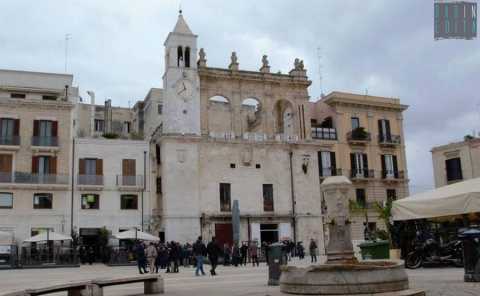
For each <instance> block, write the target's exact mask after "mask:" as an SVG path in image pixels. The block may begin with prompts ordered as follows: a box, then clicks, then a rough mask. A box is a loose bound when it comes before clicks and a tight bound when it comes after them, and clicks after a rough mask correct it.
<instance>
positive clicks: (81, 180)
mask: <svg viewBox="0 0 480 296" xmlns="http://www.w3.org/2000/svg"><path fill="white" fill-rule="evenodd" d="M77 182H78V184H79V185H103V176H102V175H78V179H77Z"/></svg>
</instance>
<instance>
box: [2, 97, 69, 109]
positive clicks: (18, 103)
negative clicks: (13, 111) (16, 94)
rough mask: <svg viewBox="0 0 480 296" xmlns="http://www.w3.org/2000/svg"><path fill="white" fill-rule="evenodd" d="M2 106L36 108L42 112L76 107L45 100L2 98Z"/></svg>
mask: <svg viewBox="0 0 480 296" xmlns="http://www.w3.org/2000/svg"><path fill="white" fill-rule="evenodd" d="M0 106H5V107H14V108H21V107H34V108H36V109H40V110H52V109H54V110H71V109H73V107H74V104H73V103H72V102H66V101H43V100H29V99H10V98H6V99H5V98H0Z"/></svg>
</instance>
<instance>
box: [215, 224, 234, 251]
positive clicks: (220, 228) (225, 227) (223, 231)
mask: <svg viewBox="0 0 480 296" xmlns="http://www.w3.org/2000/svg"><path fill="white" fill-rule="evenodd" d="M215 238H216V239H217V242H218V245H219V246H223V245H224V244H227V245H229V246H232V245H233V229H232V223H215Z"/></svg>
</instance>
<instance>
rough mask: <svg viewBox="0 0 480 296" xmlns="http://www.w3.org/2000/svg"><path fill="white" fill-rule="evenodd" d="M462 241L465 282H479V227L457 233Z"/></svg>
mask: <svg viewBox="0 0 480 296" xmlns="http://www.w3.org/2000/svg"><path fill="white" fill-rule="evenodd" d="M459 237H460V239H461V240H462V242H463V264H464V269H465V275H464V276H463V278H464V281H465V282H480V229H474V228H471V229H468V230H466V231H464V232H462V233H460V234H459Z"/></svg>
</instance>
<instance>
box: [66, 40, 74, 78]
mask: <svg viewBox="0 0 480 296" xmlns="http://www.w3.org/2000/svg"><path fill="white" fill-rule="evenodd" d="M70 39H72V34H68V33H67V34H65V73H67V61H68V40H70Z"/></svg>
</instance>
